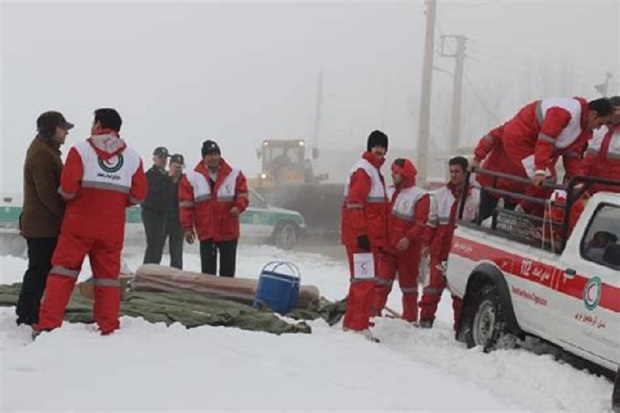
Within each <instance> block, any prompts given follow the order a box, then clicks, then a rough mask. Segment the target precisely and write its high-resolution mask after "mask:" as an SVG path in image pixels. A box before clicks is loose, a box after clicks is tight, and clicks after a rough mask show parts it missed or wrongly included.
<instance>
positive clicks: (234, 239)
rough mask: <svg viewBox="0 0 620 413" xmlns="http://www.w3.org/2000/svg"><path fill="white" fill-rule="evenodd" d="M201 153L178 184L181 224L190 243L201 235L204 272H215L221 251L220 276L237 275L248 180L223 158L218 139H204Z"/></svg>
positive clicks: (201, 258) (201, 259) (246, 204)
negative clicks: (240, 229)
mask: <svg viewBox="0 0 620 413" xmlns="http://www.w3.org/2000/svg"><path fill="white" fill-rule="evenodd" d="M201 153H202V157H203V159H202V160H201V161H200V162H198V164H197V165H196V167H195V168H194V170H193V171H191V172H188V173H187V174H185V175H184V176H183V178H181V183H180V184H179V217H180V220H181V226H182V227H183V231H184V232H185V239H186V240H187V242H188V243H190V244H192V243H193V242H194V238H195V236H196V233H197V235H198V240H199V241H200V261H201V266H202V272H203V273H205V274H212V275H215V274H216V270H217V255H218V251H219V255H220V276H222V277H234V276H235V269H236V262H237V243H238V240H239V234H240V231H239V215H241V214H242V213H243V211H245V209H246V208H247V207H248V204H249V199H248V185H247V181H246V179H245V176H244V175H243V172H241V170H240V169H237V168H232V167H230V165H228V163H227V162H226V161H225V160H224V158H222V156H221V151H220V147H219V146H218V144H217V143H216V142H215V141H212V140H206V141H204V142H203V144H202V150H201ZM194 229H195V230H194ZM194 231H195V232H194Z"/></svg>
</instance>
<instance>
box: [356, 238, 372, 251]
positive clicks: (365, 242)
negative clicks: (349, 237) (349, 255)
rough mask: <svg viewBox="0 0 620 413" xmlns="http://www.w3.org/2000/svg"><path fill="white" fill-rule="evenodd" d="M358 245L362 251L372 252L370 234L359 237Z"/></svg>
mask: <svg viewBox="0 0 620 413" xmlns="http://www.w3.org/2000/svg"><path fill="white" fill-rule="evenodd" d="M357 247H358V248H359V249H361V250H362V251H367V252H370V240H369V239H368V236H366V235H362V236H359V237H357Z"/></svg>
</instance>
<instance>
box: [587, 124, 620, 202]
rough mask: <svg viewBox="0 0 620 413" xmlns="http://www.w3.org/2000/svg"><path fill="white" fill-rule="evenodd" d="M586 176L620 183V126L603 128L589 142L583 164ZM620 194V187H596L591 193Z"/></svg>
mask: <svg viewBox="0 0 620 413" xmlns="http://www.w3.org/2000/svg"><path fill="white" fill-rule="evenodd" d="M583 173H584V175H586V176H591V177H597V178H604V179H611V180H615V181H620V126H616V127H615V128H613V129H611V130H610V129H609V128H607V127H602V128H600V129H599V130H597V131H596V132H595V133H594V137H593V138H592V140H591V141H590V142H589V145H588V150H587V152H586V157H585V160H584V162H583ZM600 191H608V192H620V186H611V185H607V186H606V185H594V187H592V188H591V189H590V191H589V193H590V194H594V193H596V192H600Z"/></svg>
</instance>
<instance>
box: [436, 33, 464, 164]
mask: <svg viewBox="0 0 620 413" xmlns="http://www.w3.org/2000/svg"><path fill="white" fill-rule="evenodd" d="M447 38H453V39H455V40H456V52H455V53H452V54H447V53H445V52H444V42H445V40H446V39H447ZM465 42H467V37H465V36H463V35H462V34H456V35H444V36H441V52H440V55H441V56H444V57H454V59H455V63H454V79H453V80H454V87H453V89H452V117H451V121H452V124H451V128H450V153H453V152H454V150H455V149H456V148H458V147H459V141H460V137H461V106H462V104H461V101H462V99H463V67H464V65H465Z"/></svg>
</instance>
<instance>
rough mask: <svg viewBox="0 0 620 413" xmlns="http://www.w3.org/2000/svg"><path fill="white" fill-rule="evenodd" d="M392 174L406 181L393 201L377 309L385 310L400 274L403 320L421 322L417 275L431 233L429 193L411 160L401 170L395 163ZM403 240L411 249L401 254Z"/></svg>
mask: <svg viewBox="0 0 620 413" xmlns="http://www.w3.org/2000/svg"><path fill="white" fill-rule="evenodd" d="M392 172H394V173H398V174H400V175H401V176H402V177H403V181H402V183H401V184H400V185H398V186H396V190H395V192H394V194H393V195H392V198H391V202H390V211H389V212H390V214H389V215H388V218H387V222H388V227H387V228H388V229H387V233H388V245H387V248H386V253H385V254H383V255H382V259H381V263H380V268H379V280H378V281H377V286H376V290H375V305H374V307H375V309H376V310H377V312H379V311H381V309H383V307H385V304H386V302H387V298H388V295H389V293H390V291H391V290H392V284H393V282H394V279H395V278H396V274H397V273H398V283H399V285H400V290H401V292H402V293H403V298H402V303H403V316H402V318H403V319H404V320H406V321H409V322H415V321H417V320H418V275H419V273H420V261H421V259H422V247H423V245H424V244H426V243H427V242H426V240H425V239H424V236H425V235H426V234H427V233H428V231H426V224H427V220H428V213H429V209H430V199H429V195H428V194H427V192H426V191H424V190H423V189H421V188H419V187H417V186H415V177H416V173H417V171H416V169H415V167H414V166H413V164H412V163H411V162H410V161H409V160H406V161H405V164H404V166H403V167H402V168H400V167H398V166H397V165H395V164H393V165H392ZM402 238H407V240H409V246H408V248H407V249H406V250H404V251H398V250H397V249H396V245H397V244H398V242H399V241H400V240H401V239H402Z"/></svg>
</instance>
